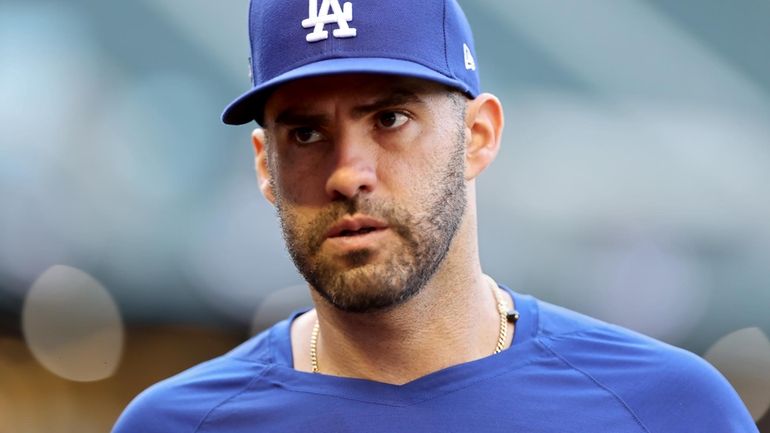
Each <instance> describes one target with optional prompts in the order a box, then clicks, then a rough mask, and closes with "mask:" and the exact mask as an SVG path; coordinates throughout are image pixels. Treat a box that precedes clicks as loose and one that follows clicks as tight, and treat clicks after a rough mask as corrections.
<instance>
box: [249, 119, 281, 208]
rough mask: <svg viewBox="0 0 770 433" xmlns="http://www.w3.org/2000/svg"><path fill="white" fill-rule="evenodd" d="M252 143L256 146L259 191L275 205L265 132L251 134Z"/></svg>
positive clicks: (255, 156) (257, 131) (260, 129)
mask: <svg viewBox="0 0 770 433" xmlns="http://www.w3.org/2000/svg"><path fill="white" fill-rule="evenodd" d="M251 143H252V145H253V146H254V168H256V170H257V182H258V183H259V190H260V191H262V195H263V196H265V198H266V199H267V201H269V202H270V203H272V204H275V196H274V195H273V188H272V187H271V186H270V170H269V169H268V167H267V150H266V149H265V130H264V129H262V128H257V129H255V130H254V132H252V133H251Z"/></svg>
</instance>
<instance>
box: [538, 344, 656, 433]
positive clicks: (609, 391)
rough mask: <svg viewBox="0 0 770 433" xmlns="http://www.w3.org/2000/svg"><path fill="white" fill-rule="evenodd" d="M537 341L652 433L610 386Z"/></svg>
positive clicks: (642, 427) (646, 430)
mask: <svg viewBox="0 0 770 433" xmlns="http://www.w3.org/2000/svg"><path fill="white" fill-rule="evenodd" d="M537 340H538V342H539V343H540V344H541V345H542V346H543V347H544V348H545V349H546V350H547V351H548V352H550V353H551V354H553V356H555V357H557V358H558V359H559V360H561V362H563V363H565V364H566V365H567V366H568V367H569V368H571V369H573V370H575V371H577V372H578V373H580V374H582V375H583V376H585V377H586V378H588V380H590V381H591V382H593V383H594V384H595V385H596V386H598V387H599V388H601V389H603V390H604V391H606V392H607V393H608V394H610V395H611V396H612V398H614V399H615V400H616V401H617V402H618V403H620V404H621V406H623V408H624V409H625V410H626V411H627V412H628V413H629V414H630V415H631V417H632V418H633V419H634V422H636V424H637V425H639V427H641V429H642V430H644V431H645V432H647V433H651V432H650V430H649V429H648V428H647V426H645V425H644V423H643V422H642V420H641V419H640V418H639V416H638V415H637V414H636V412H634V410H633V409H631V407H630V406H629V405H628V403H626V401H625V400H623V398H621V397H620V396H619V395H618V394H617V393H615V392H614V391H613V390H612V389H611V388H610V387H609V386H607V385H605V384H604V383H602V382H600V381H599V380H598V379H596V378H595V377H594V376H593V375H591V374H590V373H588V372H587V371H585V370H583V369H582V368H580V367H578V366H576V365H575V364H573V363H571V362H570V361H569V360H567V358H565V357H564V356H562V355H561V354H560V353H559V352H557V351H556V350H555V349H554V348H552V347H551V346H549V345H548V343H546V342H545V341H544V339H543V338H538V339H537Z"/></svg>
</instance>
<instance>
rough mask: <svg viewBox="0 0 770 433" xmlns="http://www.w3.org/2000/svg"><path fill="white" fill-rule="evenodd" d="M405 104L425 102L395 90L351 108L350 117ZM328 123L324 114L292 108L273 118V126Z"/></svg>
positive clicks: (357, 116)
mask: <svg viewBox="0 0 770 433" xmlns="http://www.w3.org/2000/svg"><path fill="white" fill-rule="evenodd" d="M405 104H425V101H424V100H423V99H422V98H420V97H419V96H418V95H417V94H416V93H414V92H412V91H409V90H405V89H396V90H394V91H393V92H391V93H389V94H388V95H386V96H384V97H382V98H380V99H377V100H375V101H374V102H371V103H368V104H362V105H357V106H355V107H353V110H352V116H353V117H354V118H356V119H359V118H361V117H364V116H366V115H367V114H370V113H374V112H377V111H380V110H382V109H385V108H388V107H393V106H398V105H405ZM330 122H331V118H330V116H328V115H326V114H305V113H302V112H301V109H297V108H293V107H290V108H287V109H286V110H284V111H282V112H280V113H279V114H278V116H276V118H275V124H276V125H283V126H293V125H324V124H328V123H330Z"/></svg>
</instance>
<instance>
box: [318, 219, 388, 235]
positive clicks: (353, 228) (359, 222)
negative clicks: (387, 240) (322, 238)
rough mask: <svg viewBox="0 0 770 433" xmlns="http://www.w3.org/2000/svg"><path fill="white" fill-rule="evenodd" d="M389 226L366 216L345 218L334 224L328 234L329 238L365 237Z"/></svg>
mask: <svg viewBox="0 0 770 433" xmlns="http://www.w3.org/2000/svg"><path fill="white" fill-rule="evenodd" d="M386 228H388V225H387V224H386V223H385V222H383V221H380V220H378V219H376V218H372V217H368V216H365V215H354V216H352V217H350V216H349V217H345V218H343V219H341V220H340V221H338V222H337V223H336V224H334V225H333V226H332V227H331V228H330V229H329V231H328V232H327V233H326V237H327V238H344V237H354V236H360V235H365V234H368V233H371V232H374V231H378V230H384V229H386Z"/></svg>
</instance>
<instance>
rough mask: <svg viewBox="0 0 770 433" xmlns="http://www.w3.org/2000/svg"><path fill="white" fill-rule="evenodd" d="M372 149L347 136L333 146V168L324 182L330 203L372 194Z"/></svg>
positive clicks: (374, 170)
mask: <svg viewBox="0 0 770 433" xmlns="http://www.w3.org/2000/svg"><path fill="white" fill-rule="evenodd" d="M374 147H375V145H373V144H370V143H366V140H365V139H361V138H356V137H353V136H352V134H346V135H345V136H344V137H339V138H338V140H337V141H336V143H335V151H334V156H335V160H334V165H333V168H332V172H331V174H330V175H329V178H328V179H327V181H326V194H327V195H328V196H329V198H331V199H332V200H341V199H349V198H353V197H355V196H356V195H358V194H361V193H371V192H372V191H373V190H374V187H375V186H376V184H377V164H376V159H377V158H376V150H375V149H374Z"/></svg>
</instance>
